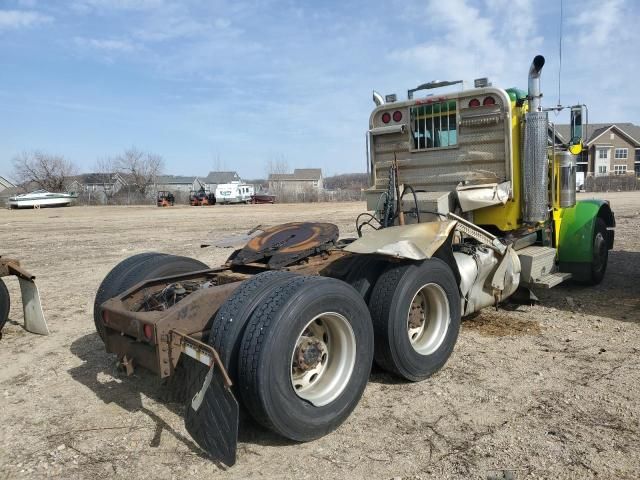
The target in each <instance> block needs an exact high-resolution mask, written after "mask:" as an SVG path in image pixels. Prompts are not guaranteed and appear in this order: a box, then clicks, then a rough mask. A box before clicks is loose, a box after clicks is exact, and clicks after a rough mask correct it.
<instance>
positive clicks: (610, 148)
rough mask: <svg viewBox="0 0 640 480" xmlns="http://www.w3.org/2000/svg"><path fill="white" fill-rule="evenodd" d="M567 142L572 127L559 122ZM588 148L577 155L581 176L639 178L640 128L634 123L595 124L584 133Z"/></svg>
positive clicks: (561, 135)
mask: <svg viewBox="0 0 640 480" xmlns="http://www.w3.org/2000/svg"><path fill="white" fill-rule="evenodd" d="M556 133H557V134H558V136H559V137H560V138H561V139H562V140H563V141H564V142H565V143H566V142H568V141H569V140H570V138H569V135H570V126H569V125H556ZM585 139H586V140H585V146H586V148H585V149H584V151H583V152H582V154H580V156H579V157H578V175H580V173H582V175H583V176H595V177H599V176H607V175H635V176H636V177H640V127H639V126H637V125H634V124H633V123H593V124H589V125H588V129H587V131H586V134H585Z"/></svg>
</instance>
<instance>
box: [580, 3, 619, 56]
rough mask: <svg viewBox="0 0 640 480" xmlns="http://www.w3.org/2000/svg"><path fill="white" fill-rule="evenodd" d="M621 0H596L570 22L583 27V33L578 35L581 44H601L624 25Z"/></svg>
mask: <svg viewBox="0 0 640 480" xmlns="http://www.w3.org/2000/svg"><path fill="white" fill-rule="evenodd" d="M623 6H624V1H623V0H609V1H606V2H602V1H597V2H592V3H591V4H589V5H585V8H584V9H583V10H582V11H581V12H580V14H579V15H578V16H577V17H576V18H575V19H573V20H572V21H571V22H570V23H571V24H573V25H576V26H578V27H582V28H584V29H585V33H586V32H588V33H587V34H585V35H581V36H580V37H579V40H580V43H582V44H583V45H587V44H589V45H592V46H602V45H605V44H606V43H607V42H608V41H610V40H611V37H612V36H616V35H615V33H616V32H615V31H616V30H618V29H620V27H621V26H623V25H625V24H626V22H625V21H624V19H623V18H622V17H623V11H622V10H623Z"/></svg>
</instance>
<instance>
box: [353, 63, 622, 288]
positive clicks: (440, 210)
mask: <svg viewBox="0 0 640 480" xmlns="http://www.w3.org/2000/svg"><path fill="white" fill-rule="evenodd" d="M543 66H544V57H542V56H540V55H539V56H536V57H535V58H534V60H533V62H532V64H531V67H530V69H529V82H528V83H529V88H528V92H525V91H523V90H520V89H517V88H508V89H503V88H498V87H494V86H492V85H491V83H490V82H489V81H488V79H487V78H481V79H477V80H475V82H474V88H470V89H465V88H462V89H460V90H459V91H455V92H449V93H435V92H434V90H435V89H437V88H441V87H445V86H451V85H457V84H462V85H464V82H462V81H453V82H451V81H444V82H443V81H436V82H430V83H425V84H423V85H420V86H419V87H417V88H415V89H411V90H409V91H408V92H407V99H406V100H404V101H396V95H387V96H386V98H384V99H383V97H382V96H381V95H380V94H378V93H376V92H374V96H373V98H374V102H375V103H376V108H375V109H374V110H373V112H372V113H371V116H370V118H369V130H368V137H367V138H368V149H367V151H368V170H369V172H370V187H369V188H368V189H367V190H366V191H365V195H366V199H367V208H368V209H369V210H372V211H374V212H375V215H376V218H377V220H378V221H379V222H381V224H382V225H384V226H389V225H391V224H394V225H397V224H399V223H400V217H403V220H404V222H405V223H414V222H418V221H425V220H438V219H442V218H444V217H445V216H446V215H447V214H454V215H458V216H461V217H463V218H464V219H465V220H467V221H469V222H472V223H474V224H475V225H477V226H479V227H481V228H483V229H485V230H487V231H488V232H491V233H492V234H494V235H496V236H497V237H498V238H500V239H503V240H505V241H506V242H508V243H509V242H510V243H512V244H513V245H514V247H515V248H516V249H518V250H522V249H525V248H526V247H528V246H533V247H540V248H538V249H536V248H533V249H528V250H525V251H524V253H523V254H522V255H521V260H524V261H525V262H527V264H529V263H530V262H534V263H536V264H539V263H540V258H539V257H544V258H545V259H546V260H545V262H543V263H544V264H545V266H546V267H545V269H544V270H543V271H540V272H534V275H533V276H532V277H529V278H523V279H522V281H523V282H524V283H526V284H540V285H542V286H547V287H550V286H553V285H555V284H557V283H559V282H561V281H563V280H566V279H568V278H569V277H570V276H571V275H573V276H574V278H576V279H578V280H582V281H586V282H591V283H598V282H599V281H601V280H602V276H603V275H604V270H605V269H606V260H607V251H608V250H609V249H611V248H612V247H613V239H614V232H613V228H614V227H615V220H614V215H613V212H612V211H611V208H610V206H609V204H608V202H606V201H602V200H587V201H580V202H577V201H576V165H577V164H576V155H577V154H579V153H580V151H581V148H582V142H583V119H584V118H586V115H585V106H583V105H578V106H572V107H554V108H553V109H549V110H560V109H565V108H568V109H570V110H571V140H570V142H569V143H568V144H564V145H563V144H559V143H557V141H556V136H555V135H554V134H553V132H554V128H553V126H552V125H551V124H550V123H549V120H548V111H549V110H546V109H543V108H542V106H541V102H540V100H541V97H542V94H541V91H540V75H541V71H542V68H543ZM421 90H427V91H429V92H430V93H429V94H428V96H426V97H422V98H414V94H415V92H417V91H421ZM394 183H395V185H396V186H397V188H396V187H395V186H394V185H393V184H394ZM396 190H397V191H396ZM392 212H395V215H390V213H392ZM403 212H407V213H408V214H406V215H405V214H404V213H403ZM392 217H393V218H392ZM596 237H597V238H596ZM605 247H606V248H605ZM525 257H526V258H525ZM525 273H527V272H525Z"/></svg>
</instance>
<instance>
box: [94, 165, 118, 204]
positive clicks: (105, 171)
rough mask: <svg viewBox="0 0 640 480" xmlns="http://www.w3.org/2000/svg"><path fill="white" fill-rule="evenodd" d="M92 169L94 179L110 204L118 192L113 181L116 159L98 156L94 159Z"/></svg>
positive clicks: (114, 178)
mask: <svg viewBox="0 0 640 480" xmlns="http://www.w3.org/2000/svg"><path fill="white" fill-rule="evenodd" d="M94 170H95V174H94V175H95V177H94V180H95V182H96V183H99V184H100V186H101V187H102V193H103V194H104V200H105V202H106V203H108V204H110V203H111V202H112V200H113V197H114V195H115V194H116V193H118V189H117V187H116V183H115V180H116V173H117V172H118V169H117V166H116V160H115V159H114V158H113V157H103V158H99V159H98V160H96V163H95V165H94Z"/></svg>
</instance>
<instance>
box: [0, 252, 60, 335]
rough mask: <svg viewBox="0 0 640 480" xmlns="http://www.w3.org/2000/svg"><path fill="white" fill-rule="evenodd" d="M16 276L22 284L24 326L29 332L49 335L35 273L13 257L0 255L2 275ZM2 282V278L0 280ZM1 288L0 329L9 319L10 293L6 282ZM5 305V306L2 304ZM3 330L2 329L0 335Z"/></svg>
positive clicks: (0, 275) (0, 271)
mask: <svg viewBox="0 0 640 480" xmlns="http://www.w3.org/2000/svg"><path fill="white" fill-rule="evenodd" d="M7 276H16V277H18V282H19V284H20V293H21V295H22V310H23V313H24V328H25V330H27V331H28V332H31V333H37V334H40V335H48V334H49V327H48V326H47V322H46V320H45V318H44V312H43V311H42V304H41V303H40V293H39V292H38V287H37V286H36V283H35V278H36V277H35V275H32V274H31V273H29V272H27V271H26V270H24V269H23V268H22V267H21V266H20V262H19V261H18V260H15V259H11V258H6V257H5V258H2V257H1V256H0V277H7ZM0 283H2V280H0ZM1 286H2V288H0V330H2V327H3V326H4V324H5V323H6V321H7V318H8V315H9V301H10V300H9V294H8V291H7V289H6V288H4V284H2V285H1ZM3 305H4V306H5V307H4V308H3V307H2V306H3ZM1 335H2V332H1V331H0V337H1Z"/></svg>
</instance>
